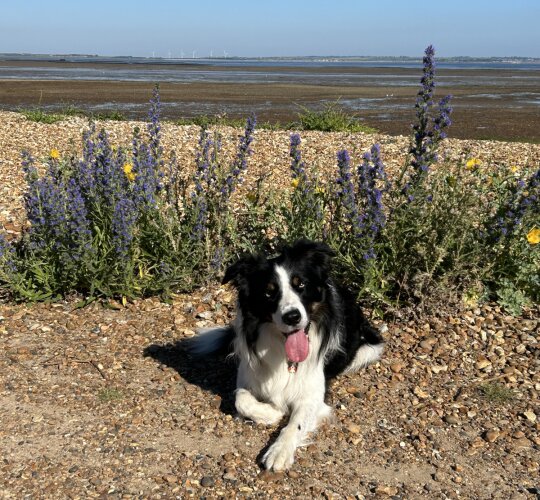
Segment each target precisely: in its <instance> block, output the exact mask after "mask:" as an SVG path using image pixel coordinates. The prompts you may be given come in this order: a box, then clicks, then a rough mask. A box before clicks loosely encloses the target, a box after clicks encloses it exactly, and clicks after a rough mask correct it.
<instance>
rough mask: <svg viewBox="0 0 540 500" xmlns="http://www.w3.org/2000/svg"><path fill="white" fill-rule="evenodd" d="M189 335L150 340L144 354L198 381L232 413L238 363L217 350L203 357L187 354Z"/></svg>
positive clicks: (191, 379) (194, 383)
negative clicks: (166, 340) (168, 340)
mask: <svg viewBox="0 0 540 500" xmlns="http://www.w3.org/2000/svg"><path fill="white" fill-rule="evenodd" d="M188 344H189V339H182V340H179V341H177V342H174V343H167V344H151V345H149V346H148V347H146V348H145V349H144V353H143V354H144V356H145V357H150V358H153V359H155V360H156V361H157V362H159V363H161V364H163V365H165V366H168V367H170V368H172V369H174V370H176V371H177V372H178V374H179V375H180V376H181V377H182V378H183V379H184V380H185V381H186V382H188V383H189V384H193V385H197V386H199V387H200V388H201V389H203V390H205V391H210V392H212V393H213V394H216V395H217V396H219V398H220V400H221V401H220V406H219V409H220V410H221V411H222V412H223V413H226V414H229V415H235V414H236V409H235V407H234V390H235V388H236V371H237V364H236V362H235V360H234V359H233V358H232V357H227V356H226V354H223V353H219V354H215V355H205V357H204V358H201V357H197V356H193V355H191V354H189V352H188V349H187V346H188Z"/></svg>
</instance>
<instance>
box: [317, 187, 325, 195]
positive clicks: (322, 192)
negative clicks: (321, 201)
mask: <svg viewBox="0 0 540 500" xmlns="http://www.w3.org/2000/svg"><path fill="white" fill-rule="evenodd" d="M315 193H317V194H324V188H322V187H319V186H317V187H316V188H315Z"/></svg>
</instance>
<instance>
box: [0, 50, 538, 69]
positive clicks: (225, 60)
mask: <svg viewBox="0 0 540 500" xmlns="http://www.w3.org/2000/svg"><path fill="white" fill-rule="evenodd" d="M4 61H6V62H7V61H33V62H39V61H44V62H75V63H90V64H91V63H96V64H99V63H103V64H108V63H122V64H155V65H163V64H166V65H169V64H196V65H198V64H207V65H229V64H232V65H234V64H235V63H237V64H238V63H239V64H242V65H245V64H248V65H249V63H250V62H253V63H262V64H265V63H266V64H280V63H281V64H286V65H290V64H291V63H292V64H293V65H294V63H295V62H296V63H326V64H340V63H349V64H350V63H358V64H365V63H368V64H375V65H376V64H377V63H382V64H394V65H398V64H406V65H410V64H417V65H421V64H422V57H418V56H339V55H326V56H322V55H310V56H261V57H241V56H235V57H233V56H223V57H220V56H217V57H212V56H208V57H186V56H185V55H184V56H183V57H177V56H176V57H159V56H158V57H143V56H122V55H120V56H100V55H95V54H17V53H0V62H4ZM437 63H438V64H443V65H449V64H450V65H455V64H458V65H459V64H464V65H467V64H477V65H480V66H479V67H480V68H482V67H483V66H485V65H489V64H492V65H497V64H499V65H500V64H511V65H514V66H519V65H537V66H538V67H539V68H540V58H539V57H527V56H491V57H473V56H452V57H437Z"/></svg>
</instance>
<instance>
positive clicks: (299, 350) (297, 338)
mask: <svg viewBox="0 0 540 500" xmlns="http://www.w3.org/2000/svg"><path fill="white" fill-rule="evenodd" d="M285 352H286V353H287V359H288V360H289V361H290V362H291V363H299V362H300V361H304V359H306V358H307V356H308V353H309V341H308V337H307V335H306V332H304V330H298V331H297V332H294V333H291V334H290V335H289V336H288V337H287V340H286V341H285Z"/></svg>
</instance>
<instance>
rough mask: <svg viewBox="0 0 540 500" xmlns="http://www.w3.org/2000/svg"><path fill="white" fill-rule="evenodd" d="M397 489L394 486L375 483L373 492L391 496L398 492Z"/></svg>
mask: <svg viewBox="0 0 540 500" xmlns="http://www.w3.org/2000/svg"><path fill="white" fill-rule="evenodd" d="M398 491H399V489H398V488H396V487H395V486H386V485H381V484H379V485H377V486H376V487H375V492H374V493H375V494H376V495H386V496H389V497H393V496H394V495H397V494H398Z"/></svg>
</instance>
